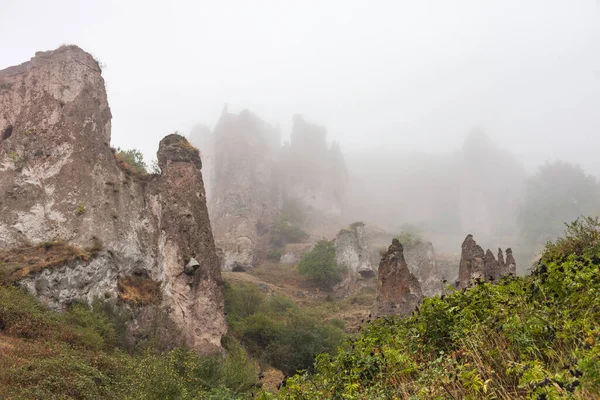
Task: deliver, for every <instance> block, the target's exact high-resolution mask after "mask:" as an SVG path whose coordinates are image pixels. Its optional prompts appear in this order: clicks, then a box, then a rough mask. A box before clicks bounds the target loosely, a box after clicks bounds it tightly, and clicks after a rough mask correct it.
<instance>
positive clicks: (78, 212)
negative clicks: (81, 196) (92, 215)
mask: <svg viewBox="0 0 600 400" xmlns="http://www.w3.org/2000/svg"><path fill="white" fill-rule="evenodd" d="M85 211H86V210H85V205H83V204H79V205H78V206H77V209H76V210H75V215H77V216H80V215H83V214H85Z"/></svg>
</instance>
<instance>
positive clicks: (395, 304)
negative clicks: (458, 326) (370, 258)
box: [375, 239, 423, 317]
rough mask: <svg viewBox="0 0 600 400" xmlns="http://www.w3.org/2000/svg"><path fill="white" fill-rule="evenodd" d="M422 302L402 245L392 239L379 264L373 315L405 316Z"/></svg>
mask: <svg viewBox="0 0 600 400" xmlns="http://www.w3.org/2000/svg"><path fill="white" fill-rule="evenodd" d="M422 300H423V293H422V292H421V285H419V281H418V279H417V278H416V277H415V276H414V275H413V274H411V273H410V271H409V269H408V265H407V264H406V261H405V260H404V252H403V248H402V244H400V242H399V241H398V239H393V240H392V244H391V245H390V247H388V250H387V251H386V252H385V254H384V255H383V257H382V258H381V262H380V263H379V278H378V282H377V304H376V307H377V308H376V310H375V314H376V315H377V316H378V317H380V316H386V315H399V316H407V315H409V314H410V313H412V312H413V311H414V310H415V309H416V308H417V307H418V306H419V304H420V303H421V301H422Z"/></svg>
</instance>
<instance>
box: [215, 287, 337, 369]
mask: <svg viewBox="0 0 600 400" xmlns="http://www.w3.org/2000/svg"><path fill="white" fill-rule="evenodd" d="M255 290H257V289H256V287H255V286H253V285H228V287H227V290H226V291H225V309H226V310H227V312H228V314H227V319H228V321H229V322H230V325H229V326H230V333H231V334H232V335H233V336H235V337H236V338H238V339H239V340H240V342H241V343H242V344H243V345H244V346H245V348H246V349H247V350H248V352H249V353H250V354H251V355H253V356H254V357H256V358H257V359H259V360H260V361H262V362H264V363H268V364H270V365H272V366H273V367H275V368H277V369H280V370H282V371H283V372H285V373H287V374H292V373H294V372H296V371H297V370H302V369H307V368H310V367H311V365H312V364H313V362H314V358H315V356H316V355H317V354H319V353H321V352H329V353H332V354H333V353H334V352H335V351H336V348H337V346H338V345H339V344H340V343H341V342H342V341H343V339H344V338H345V335H344V331H343V325H340V323H339V321H333V322H329V321H323V318H322V316H321V315H313V314H309V313H308V312H307V311H303V310H300V309H299V308H298V307H297V306H296V304H295V303H294V302H293V301H292V300H291V299H289V298H286V297H284V296H280V295H272V296H265V295H263V294H262V293H260V292H257V291H255ZM242 298H251V299H253V306H251V307H241V306H240V299H242Z"/></svg>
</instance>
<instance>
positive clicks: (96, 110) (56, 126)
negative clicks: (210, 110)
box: [0, 46, 226, 352]
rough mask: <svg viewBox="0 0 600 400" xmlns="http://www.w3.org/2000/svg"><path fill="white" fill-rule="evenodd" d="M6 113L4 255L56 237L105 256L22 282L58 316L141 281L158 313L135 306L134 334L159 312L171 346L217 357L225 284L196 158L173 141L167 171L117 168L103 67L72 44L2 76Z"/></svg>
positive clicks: (164, 163) (1, 205) (1, 203)
mask: <svg viewBox="0 0 600 400" xmlns="http://www.w3.org/2000/svg"><path fill="white" fill-rule="evenodd" d="M0 108H1V109H2V114H0V132H3V134H2V136H1V138H2V139H1V140H0V248H1V249H11V248H15V247H20V246H27V245H31V244H37V243H43V242H49V241H55V240H61V241H64V242H67V243H69V244H70V245H73V246H81V247H90V246H96V247H97V246H98V245H97V244H98V243H102V247H103V250H101V251H99V253H98V255H97V257H96V258H94V259H93V260H89V259H87V260H86V259H84V258H82V259H79V260H77V261H74V262H69V263H67V264H66V265H62V266H59V267H53V268H47V269H42V270H40V271H36V272H35V273H31V274H29V275H26V277H25V278H24V279H22V280H21V282H20V283H21V284H22V285H23V286H24V287H26V288H27V289H28V290H30V291H31V292H32V293H34V294H36V295H37V296H39V297H40V298H41V299H42V300H43V301H44V302H45V303H47V304H48V305H50V306H51V307H54V308H62V307H63V306H64V305H65V304H68V303H69V302H70V301H72V300H75V299H84V300H87V301H91V300H92V299H94V298H96V297H101V298H104V299H107V300H113V301H118V300H119V299H120V300H119V301H120V302H122V301H124V299H123V293H122V292H121V291H122V290H123V285H121V287H120V286H119V282H121V283H122V282H124V281H127V282H135V281H136V279H137V278H136V279H134V278H132V279H129V280H124V279H123V278H125V277H139V278H140V279H147V280H148V281H151V282H156V283H157V285H158V286H159V287H160V296H157V297H158V298H157V299H156V301H157V302H156V305H154V306H153V307H145V306H143V305H137V306H134V307H133V308H132V309H133V311H134V314H135V315H136V317H137V318H136V321H135V322H134V325H137V327H138V329H144V324H151V323H153V322H154V321H156V319H154V318H152V317H151V316H150V315H149V312H150V311H152V312H160V313H161V315H164V316H165V324H166V325H167V326H168V327H169V334H170V335H172V336H173V341H176V339H175V336H180V339H181V341H183V342H184V343H186V344H187V345H189V346H191V347H194V348H196V349H197V350H199V351H201V352H212V351H215V350H218V349H219V348H220V340H221V336H222V335H224V334H225V332H226V324H225V319H224V311H223V296H222V282H221V277H220V270H219V265H218V258H217V255H216V251H215V245H214V241H213V236H212V232H211V229H210V223H209V218H208V212H207V208H206V200H205V192H204V186H203V181H202V175H201V172H200V169H201V161H200V157H199V155H198V152H197V150H196V149H194V148H193V147H192V146H191V145H190V144H189V143H188V142H187V140H186V139H185V138H183V137H181V136H179V135H169V136H167V137H165V138H164V139H163V140H162V141H161V143H160V148H159V151H158V154H157V156H158V161H159V165H160V167H161V170H162V172H161V174H159V175H149V176H137V175H135V174H132V173H131V172H130V171H128V170H127V169H122V168H120V166H119V164H118V163H117V161H116V160H115V158H114V155H113V151H112V150H111V148H110V120H111V113H110V109H109V106H108V102H107V99H106V92H105V88H104V80H103V78H102V76H101V71H100V68H99V66H98V63H97V62H96V61H95V60H94V59H93V57H92V56H90V55H89V54H87V53H85V52H84V51H83V50H81V49H79V48H78V47H76V46H63V47H61V48H59V49H57V50H55V51H50V52H44V53H37V54H36V56H35V57H34V58H32V59H31V61H29V62H27V63H24V64H22V65H19V66H17V67H11V68H8V69H5V70H3V71H0ZM186 266H187V268H186ZM146 328H148V329H150V328H152V326H146Z"/></svg>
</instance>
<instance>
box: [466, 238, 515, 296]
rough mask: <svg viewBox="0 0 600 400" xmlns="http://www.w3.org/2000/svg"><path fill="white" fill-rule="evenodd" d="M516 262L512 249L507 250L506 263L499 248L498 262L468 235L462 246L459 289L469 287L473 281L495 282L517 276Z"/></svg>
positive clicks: (490, 252)
mask: <svg viewBox="0 0 600 400" xmlns="http://www.w3.org/2000/svg"><path fill="white" fill-rule="evenodd" d="M515 273H516V262H515V259H514V257H513V255H512V250H511V249H510V248H508V249H506V263H505V262H504V256H503V254H502V249H500V248H498V260H496V258H495V257H494V253H492V251H491V250H490V249H488V250H487V251H486V252H485V253H484V251H483V249H482V248H481V246H479V245H478V244H477V243H476V242H475V240H474V239H473V235H467V237H466V238H465V240H464V242H463V244H462V253H461V257H460V265H459V271H458V279H459V284H458V285H459V288H465V287H467V286H469V285H470V284H471V283H472V282H473V281H479V282H484V281H495V280H498V279H499V278H500V277H502V276H506V275H508V274H512V275H515Z"/></svg>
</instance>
